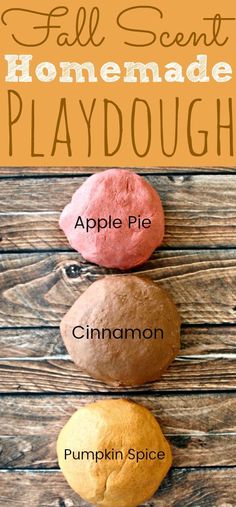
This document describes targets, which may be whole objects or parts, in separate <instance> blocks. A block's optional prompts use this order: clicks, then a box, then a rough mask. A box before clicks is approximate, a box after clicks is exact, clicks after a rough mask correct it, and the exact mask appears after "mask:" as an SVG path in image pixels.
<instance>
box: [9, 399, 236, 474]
mask: <svg viewBox="0 0 236 507" xmlns="http://www.w3.org/2000/svg"><path fill="white" fill-rule="evenodd" d="M101 397H102V396H99V397H98V396H96V397H94V396H86V397H85V396H83V397H81V395H77V396H76V395H74V396H63V398H62V397H61V396H48V397H36V398H35V397H34V396H27V397H26V396H17V397H16V396H7V397H4V398H2V402H1V407H0V414H1V454H0V468H4V469H5V468H11V469H14V468H35V469H40V468H55V467H57V458H56V448H55V443H56V439H57V435H58V433H59V431H60V429H61V428H62V427H63V425H64V424H65V422H66V421H67V420H68V418H69V417H70V416H71V415H72V414H73V413H74V411H75V410H77V409H78V408H79V407H80V406H83V405H84V404H85V403H88V402H92V401H94V400H95V399H98V398H101ZM130 397H131V396H129V398H130ZM132 399H133V400H135V401H136V402H138V403H141V404H143V405H144V406H146V407H147V408H149V409H150V410H151V411H152V412H153V414H154V415H155V416H156V417H157V419H158V420H159V422H160V424H161V426H162V428H163V431H164V433H165V435H166V436H167V437H168V439H169V440H170V442H171V446H172V450H173V456H174V466H175V467H194V466H198V467H200V466H202V467H205V466H218V465H221V466H235V465H236V427H235V423H236V417H235V415H236V397H235V396H233V395H232V394H229V395H226V394H222V395H215V394H214V395H205V396H204V395H201V396H199V395H196V396H194V395H187V396H183V397H178V396H174V395H172V396H159V397H154V396H145V397H144V396H138V397H137V396H136V397H132Z"/></svg>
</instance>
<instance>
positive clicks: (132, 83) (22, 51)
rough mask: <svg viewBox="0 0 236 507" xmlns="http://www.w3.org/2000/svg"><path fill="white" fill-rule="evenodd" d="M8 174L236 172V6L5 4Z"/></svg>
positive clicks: (3, 149) (1, 141)
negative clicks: (55, 170) (87, 169)
mask: <svg viewBox="0 0 236 507" xmlns="http://www.w3.org/2000/svg"><path fill="white" fill-rule="evenodd" d="M0 23H1V30H0V38H1V41H0V42H1V46H0V47H1V59H0V83H1V84H0V85H1V94H0V110H1V115H0V163H1V165H6V166H17V165H19V166H32V165H33V166H42V165H44V166H66V165H70V166H78V165H80V166H106V167H109V166H128V167H129V166H136V167H140V166H234V165H236V164H235V162H236V157H235V150H236V125H235V124H234V123H235V118H236V115H235V113H236V86H235V76H234V73H235V68H234V63H235V47H236V8H235V1H234V0H228V1H227V2H222V0H214V2H205V1H204V0H198V2H189V1H188V0H178V1H176V2H173V1H172V0H158V1H157V0H142V2H140V3H139V2H138V0H120V1H119V2H108V1H107V0H99V1H98V2H94V1H93V0H86V2H74V0H66V1H65V2H64V4H63V3H62V2H61V3H57V1H56V0H47V1H45V0H40V1H39V0H35V1H34V2H32V1H31V0H14V1H13V0H2V1H1V21H0Z"/></svg>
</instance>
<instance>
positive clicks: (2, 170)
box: [0, 166, 236, 176]
mask: <svg viewBox="0 0 236 507" xmlns="http://www.w3.org/2000/svg"><path fill="white" fill-rule="evenodd" d="M104 169H107V167H80V166H77V167H72V166H66V167H56V166H55V167H53V166H51V167H44V166H43V167H42V166H41V167H40V166H38V167H32V166H31V167H22V166H21V167H6V166H2V167H0V176H25V175H27V176H31V175H32V176H37V175H47V176H49V175H56V176H57V175H62V174H65V175H67V174H70V175H71V174H73V175H75V176H76V175H79V174H94V173H97V172H100V171H103V170H104ZM115 169H116V167H115ZM119 169H121V168H120V167H119ZM131 170H132V168H131ZM134 171H137V168H136V167H135V168H134ZM235 171H236V167H235V166H232V167H222V166H213V167H212V166H205V167H197V166H196V167H174V166H171V167H161V166H159V167H158V166H156V167H138V172H139V173H143V174H145V173H146V174H150V173H153V174H168V173H171V174H173V173H187V174H191V173H205V172H206V173H234V172H235Z"/></svg>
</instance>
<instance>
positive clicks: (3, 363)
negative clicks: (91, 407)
mask: <svg viewBox="0 0 236 507" xmlns="http://www.w3.org/2000/svg"><path fill="white" fill-rule="evenodd" d="M0 342H1V354H0V392H2V393H14V392H21V393H22V392H37V393H38V392H52V390H54V391H55V392H63V393H64V392H68V391H69V392H78V391H79V392H111V391H113V392H118V391H119V390H118V389H112V388H111V387H110V386H106V385H105V384H103V383H101V382H98V381H96V380H94V379H91V378H90V377H88V376H86V375H84V374H83V373H82V372H81V371H79V370H78V369H77V368H76V367H75V365H74V364H73V363H71V362H70V361H69V360H68V356H67V352H66V349H65V348H64V346H63V342H62V338H61V336H60V332H59V329H54V328H52V329H50V328H46V329H44V328H42V329H37V328H35V329H0ZM181 345H182V350H181V353H180V355H179V357H178V358H177V360H176V361H175V362H174V363H173V364H172V365H171V367H170V368H169V370H168V371H167V373H166V374H165V375H164V376H163V377H162V378H161V380H160V381H158V382H153V383H151V384H146V385H143V386H140V387H139V388H133V389H129V388H126V389H125V388H122V389H120V391H125V392H128V391H131V390H133V391H134V390H135V391H137V390H138V391H140V392H143V391H146V390H147V389H148V390H149V391H152V392H155V391H167V390H168V391H170V390H171V391H173V390H178V391H186V390H187V391H189V390H190V389H192V390H199V389H202V391H206V390H229V389H230V390H231V389H233V388H236V327H233V326H230V327H228V326H227V327H222V326H219V327H218V326H217V327H210V328H208V329H207V328H191V327H190V328H187V329H185V328H184V329H183V330H182V337H181Z"/></svg>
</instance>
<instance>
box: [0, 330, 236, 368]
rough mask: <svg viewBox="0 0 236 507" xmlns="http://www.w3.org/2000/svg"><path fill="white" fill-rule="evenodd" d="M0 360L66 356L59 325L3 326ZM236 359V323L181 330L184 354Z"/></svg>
mask: <svg viewBox="0 0 236 507" xmlns="http://www.w3.org/2000/svg"><path fill="white" fill-rule="evenodd" d="M0 343H1V350H0V360H5V359H9V358H11V359H31V358H32V359H37V358H40V359H45V358H46V359H51V358H55V359H56V358H59V357H58V356H66V355H67V352H66V349H65V347H64V345H63V342H62V338H61V335H60V330H59V329H58V328H34V329H27V328H26V329H17V328H15V329H0ZM216 354H217V356H218V357H219V358H222V359H223V358H227V357H228V358H230V357H232V360H233V359H234V355H236V326H226V327H224V326H210V327H207V326H200V327H196V328H195V327H187V328H183V329H182V330H181V356H184V357H186V358H187V357H193V356H201V357H202V358H204V357H205V358H206V357H209V356H212V355H214V356H215V355H216Z"/></svg>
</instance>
